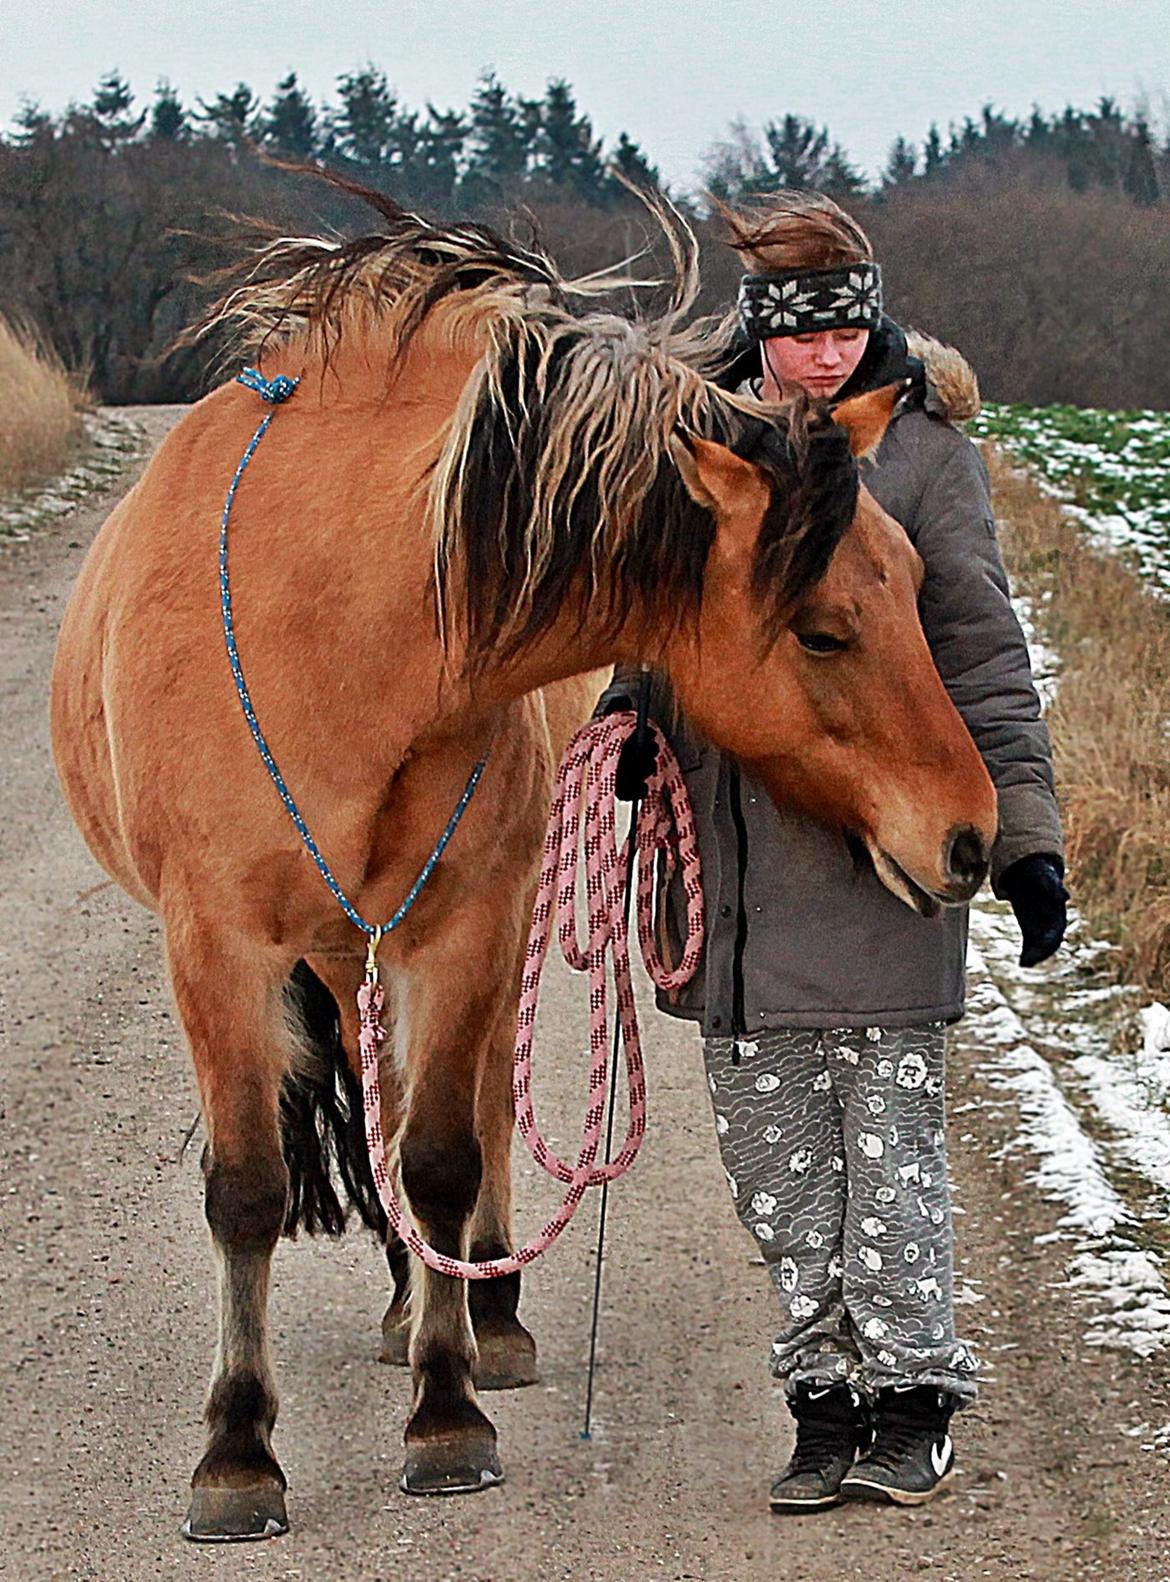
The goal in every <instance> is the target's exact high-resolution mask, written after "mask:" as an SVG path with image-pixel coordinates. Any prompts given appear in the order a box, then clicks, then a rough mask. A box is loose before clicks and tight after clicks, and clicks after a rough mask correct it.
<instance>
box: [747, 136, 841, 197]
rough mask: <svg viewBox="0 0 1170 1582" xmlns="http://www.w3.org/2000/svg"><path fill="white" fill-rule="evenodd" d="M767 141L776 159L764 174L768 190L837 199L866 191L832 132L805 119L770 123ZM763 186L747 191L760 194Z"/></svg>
mask: <svg viewBox="0 0 1170 1582" xmlns="http://www.w3.org/2000/svg"><path fill="white" fill-rule="evenodd" d="M764 141H765V143H766V144H767V147H768V152H769V154H770V155H771V157H772V169H771V170H768V171H766V172H765V173H764V176H765V182H764V184H766V185H767V186H770V187H805V188H808V189H809V190H810V191H813V192H824V193H830V194H832V196H833V197H835V198H854V197H857V196H858V194H859V193H861V192H862V191H863V189H864V187H865V182H864V179H863V178H862V176H861V173H860V172H859V171H858V170H856V169H855V168H854V166H853V165H852V164H851V163H850V161H849V159H848V156H847V155H846V153H845V150H844V149H843V148H842V147H841V145H840V143H831V142H830V140H829V130H828V128H827V127H824V126H820V127H818V126H815V125H814V124H813V123H812V122H811V121H807V120H805V119H804V117H803V116H799V115H786V116H785V117H784V119H783V121H781V122H779V123H777V122H775V121H770V122H769V123H768V125H767V126H765V127H764ZM760 186H761V183H760V182H759V181H756V182H752V183H751V184H750V185H749V187H748V188H747V189H746V190H748V191H752V190H757V191H758V190H760Z"/></svg>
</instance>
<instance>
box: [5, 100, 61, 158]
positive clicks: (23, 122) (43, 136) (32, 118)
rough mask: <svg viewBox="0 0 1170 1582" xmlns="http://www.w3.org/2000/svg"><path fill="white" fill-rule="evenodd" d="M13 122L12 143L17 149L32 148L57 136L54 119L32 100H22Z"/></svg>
mask: <svg viewBox="0 0 1170 1582" xmlns="http://www.w3.org/2000/svg"><path fill="white" fill-rule="evenodd" d="M12 122H13V126H14V128H15V130H14V131H13V133H12V142H13V143H14V145H15V146H16V147H17V148H30V147H32V145H33V144H35V143H41V142H44V141H45V140H49V141H51V140H52V139H53V137H54V136H55V135H56V127H55V125H54V122H53V117H52V116H51V115H50V114H49V112H48V111H47V110H42V109H41V107H40V105H39V104H37V103H36V101H35V100H32V99H22V100H21V103H20V107H19V109H18V110H17V112H16V114H15V115H14V116H13V118H12Z"/></svg>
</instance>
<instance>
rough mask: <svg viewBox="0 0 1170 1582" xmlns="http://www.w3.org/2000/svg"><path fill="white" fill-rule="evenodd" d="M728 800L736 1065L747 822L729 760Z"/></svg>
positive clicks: (741, 1020) (734, 1059)
mask: <svg viewBox="0 0 1170 1582" xmlns="http://www.w3.org/2000/svg"><path fill="white" fill-rule="evenodd" d="M728 799H729V801H730V803H731V822H732V823H733V824H734V825H735V842H736V869H737V873H736V908H735V950H734V952H733V953H732V958H731V1018H732V1023H733V1027H732V1036H733V1037H734V1039H735V1042H734V1044H733V1046H732V1053H731V1063H732V1065H734V1066H738V1065H739V1035H740V1034H741V1033H746V1032H747V1016H746V1013H745V1011H744V990H743V952H744V946H745V944H746V943H747V901H746V899H745V895H744V891H745V880H746V877H747V859H748V840H747V823H746V821H745V819H744V816H743V797H742V795H741V792H740V778H739V765H738V764H737V763H734V762H733V763H732V764H731V766H730V775H729V784H728Z"/></svg>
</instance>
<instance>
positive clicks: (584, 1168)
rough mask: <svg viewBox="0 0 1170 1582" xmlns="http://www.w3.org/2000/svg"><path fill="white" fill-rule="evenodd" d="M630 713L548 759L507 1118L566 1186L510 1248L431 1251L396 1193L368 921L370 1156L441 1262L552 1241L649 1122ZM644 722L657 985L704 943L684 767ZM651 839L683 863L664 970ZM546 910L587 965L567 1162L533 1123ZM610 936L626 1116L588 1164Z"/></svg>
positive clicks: (600, 1111)
mask: <svg viewBox="0 0 1170 1582" xmlns="http://www.w3.org/2000/svg"><path fill="white" fill-rule="evenodd" d="M635 725H636V716H635V715H634V714H633V713H632V712H622V713H615V714H609V715H606V717H605V718H604V719H599V720H590V721H589V723H588V724H587V725H584V726H582V728H581V729H580V730H579V731H578V732H577V734H576V735H575V736H574V737H573V739H572V740H571V741H570V743H569V745H568V747H567V748H566V749H565V754H564V757H563V758H562V759H561V763H560V767H559V768H558V770H557V777H556V784H555V788H554V792H553V800H552V806H551V808H550V809H549V822H548V832H547V834H546V835H545V841H544V856H543V860H542V864H541V872H540V883H539V886H538V888H537V894H536V902H535V905H534V906H533V909H532V927H531V930H530V932H529V936H528V949H527V952H526V955H525V961H524V973H523V977H522V979H521V985H520V1013H519V1017H518V1021H517V1030H516V1055H515V1062H514V1074H513V1079H512V1095H513V1099H514V1102H515V1107H516V1123H517V1125H518V1126H519V1128H520V1134H521V1136H522V1137H523V1138H524V1141H525V1143H526V1144H527V1146H528V1150H529V1152H530V1153H531V1154H532V1157H533V1158H534V1159H535V1160H536V1162H537V1164H539V1165H540V1166H541V1167H542V1168H543V1169H544V1170H546V1171H547V1172H548V1174H549V1175H551V1176H553V1177H554V1178H555V1179H556V1180H558V1181H560V1182H562V1183H563V1184H564V1185H565V1186H566V1187H567V1190H566V1192H565V1195H564V1198H563V1200H562V1202H561V1206H560V1208H559V1209H558V1210H557V1212H556V1213H555V1214H554V1215H553V1217H552V1218H551V1219H550V1220H549V1221H548V1222H547V1224H546V1225H545V1226H544V1227H543V1229H542V1230H541V1231H540V1232H539V1233H538V1234H537V1235H536V1236H535V1237H534V1238H533V1240H532V1241H530V1242H528V1243H527V1245H526V1246H524V1247H521V1248H520V1249H519V1250H518V1251H517V1252H514V1253H511V1254H510V1255H509V1256H508V1257H506V1258H488V1259H482V1260H480V1261H478V1262H474V1263H469V1262H466V1261H465V1260H463V1259H461V1258H452V1257H450V1256H448V1254H446V1253H441V1252H436V1251H435V1249H434V1248H433V1247H430V1246H428V1245H427V1243H426V1242H425V1241H423V1239H422V1237H421V1236H420V1235H419V1234H418V1231H417V1230H416V1229H415V1228H414V1226H413V1225H412V1224H411V1223H410V1221H409V1220H408V1219H407V1218H406V1215H405V1212H404V1210H403V1208H402V1205H401V1203H400V1202H399V1200H398V1197H397V1194H396V1193H395V1190H394V1186H393V1183H392V1181H391V1178H390V1169H389V1166H388V1164H387V1159H386V1143H385V1139H384V1137H383V1135H382V1101H381V1092H380V1086H379V1081H378V1053H379V1050H380V1048H381V1045H382V1043H383V1042H384V1040H385V1037H386V1033H385V1029H384V1028H383V1026H382V1007H383V1003H384V997H383V991H382V985H381V983H380V982H379V981H378V967H377V949H378V944H379V940H380V934H378V933H376V934H375V935H374V936H373V937H372V938H371V940H370V948H369V953H368V955H367V958H366V981H365V983H364V984H363V985H362V987H361V988H360V989H359V990H358V1012H359V1015H360V1017H361V1035H360V1043H361V1057H362V1092H363V1098H364V1108H365V1124H366V1143H367V1146H368V1149H369V1154H370V1165H371V1168H372V1170H373V1175H374V1182H375V1185H376V1186H377V1189H378V1196H379V1198H380V1199H381V1202H382V1207H383V1208H384V1209H385V1211H386V1217H387V1219H388V1220H389V1221H390V1225H391V1228H392V1229H393V1230H394V1232H395V1234H396V1235H398V1236H400V1237H401V1238H402V1240H403V1241H404V1242H405V1243H406V1245H407V1246H408V1247H409V1248H410V1250H411V1251H412V1252H413V1253H415V1254H417V1256H418V1257H420V1258H421V1259H422V1260H423V1262H424V1263H425V1264H427V1265H428V1266H429V1267H430V1268H432V1269H435V1270H437V1271H438V1272H439V1273H440V1274H447V1275H453V1276H455V1277H457V1278H459V1279H463V1280H492V1279H495V1278H496V1277H497V1276H498V1275H504V1274H515V1273H516V1271H517V1270H519V1269H522V1268H524V1266H525V1265H526V1264H529V1263H531V1262H532V1261H533V1259H535V1258H538V1257H539V1256H540V1254H541V1253H542V1252H546V1251H547V1250H548V1248H549V1247H551V1246H552V1244H553V1242H554V1241H556V1239H557V1237H558V1236H559V1235H560V1234H561V1232H562V1231H563V1230H564V1229H565V1227H566V1225H568V1223H569V1222H570V1220H571V1219H572V1218H573V1216H574V1215H575V1214H576V1212H577V1209H578V1208H579V1207H580V1204H581V1200H582V1198H583V1197H584V1196H585V1193H586V1191H587V1190H588V1188H589V1187H593V1186H600V1185H601V1184H602V1183H603V1182H606V1181H615V1180H617V1178H618V1177H619V1176H622V1175H624V1174H625V1173H626V1171H627V1170H628V1169H629V1168H630V1166H631V1165H632V1164H633V1162H634V1160H635V1159H636V1158H637V1155H638V1150H639V1148H640V1147H641V1146H642V1139H643V1137H644V1136H645V1133H646V1084H645V1077H644V1071H643V1065H642V1046H641V1039H640V1036H639V1033H638V1017H637V1008H636V1005H635V1001H634V986H633V979H632V976H631V973H630V952H629V940H628V939H627V937H626V927H625V919H624V917H623V912H622V902H623V897H624V892H625V874H624V872H623V871H622V864H621V863H620V862H619V859H618V849H617V839H616V830H617V812H616V808H615V786H616V779H617V760H618V756H619V754H620V752H621V749H622V746H623V744H624V743H625V741H626V739H627V737H628V736H630V735H631V733H632V732H633V730H634V728H635ZM649 728H650V729H651V730H653V732H654V734H655V736H656V738H657V744H658V765H657V768H656V770H655V773H654V775H653V776H652V777H651V779H650V781H649V782H648V787H647V795H646V797H645V799H644V801H643V803H642V807H641V810H640V813H639V817H638V827H637V831H636V847H637V853H638V886H637V901H638V937H639V940H640V942H641V946H642V956H643V960H644V961H645V963H646V970H647V972H649V974H650V977H651V979H652V980H653V982H654V983H655V984H657V986H658V987H659V988H660V989H665V990H672V989H677V988H681V987H682V985H683V984H684V983H687V982H689V981H690V979H691V978H692V977H693V976H694V973H695V969H696V968H697V967H698V964H699V958H700V955H701V954H702V949H703V886H702V880H701V875H700V869H699V852H698V846H697V844H696V841H695V825H694V818H693V816H692V813H691V805H690V800H689V798H688V796H687V791H686V786H685V784H684V783H683V778H682V772H681V770H680V769H679V766H678V762H677V760H676V759H675V756H674V754H673V752H671V750H670V747H669V746H668V745H667V742H666V739H665V737H664V736H663V735H662V733H661V731H660V730H659V729H658V727H657V726H656V725H654V724H653V722H651V723H650V727H649ZM587 783H588V796H586V784H587ZM583 803H584V847H585V893H586V903H587V910H588V929H589V932H588V943H587V944H586V946H585V948H584V949H582V947H581V945H580V943H579V942H578V938H577V915H576V903H577V869H578V847H579V842H580V838H581V827H582V804H583ZM658 851H662V852H663V853H664V862H665V864H666V870H667V873H668V874H669V873H673V872H674V869H675V867H676V865H678V864H679V863H681V865H682V876H683V885H684V889H685V892H686V903H687V938H686V943H685V945H684V947H683V953H682V959H681V960H680V962H679V964H678V967H677V968H675V969H674V970H673V971H670V970H668V969H667V968H666V967H665V966H664V964H663V962H662V960H661V957H660V955H659V953H658V951H657V949H656V947H655V944H654V917H653V911H654V899H653V891H654V855H655V853H656V852H658ZM554 914H555V916H556V919H557V934H558V938H559V942H560V947H561V952H562V954H563V955H564V958H565V960H566V962H568V964H569V966H570V967H572V968H574V969H575V970H576V971H578V972H587V973H588V974H589V1007H590V1020H589V1050H590V1070H589V1105H588V1109H587V1110H586V1114H585V1122H584V1126H583V1130H582V1137H581V1148H580V1151H579V1153H578V1155H577V1163H576V1165H569V1164H566V1163H565V1161H564V1160H562V1159H560V1158H558V1156H557V1155H556V1154H555V1153H554V1152H553V1150H552V1149H551V1148H550V1147H549V1146H548V1144H547V1143H546V1142H545V1140H544V1138H543V1137H542V1136H541V1133H540V1128H539V1126H538V1125H537V1121H536V1113H535V1110H534V1107H533V1102H532V1037H533V1031H534V1029H535V1025H536V1007H537V999H538V996H539V992H540V975H541V971H542V970H543V967H544V960H545V957H546V955H547V954H548V944H549V936H550V933H551V928H552V920H553V916H554ZM611 947H612V950H613V972H614V986H615V989H616V991H617V1014H618V1022H619V1026H620V1028H621V1041H622V1048H623V1050H624V1052H625V1058H626V1075H627V1086H628V1089H629V1108H630V1118H629V1126H628V1128H627V1131H626V1139H625V1142H624V1144H623V1145H622V1148H621V1150H620V1152H619V1153H618V1155H617V1156H616V1158H615V1159H613V1160H612V1161H611V1162H610V1163H609V1164H605V1165H596V1164H595V1160H596V1158H597V1149H598V1145H599V1142H600V1139H601V1123H602V1119H603V1117H604V1113H605V1091H606V1085H607V1082H608V1077H609V1060H610V1055H609V1036H608V1028H607V1023H608V980H607V974H606V965H605V957H606V951H607V949H609V948H611Z"/></svg>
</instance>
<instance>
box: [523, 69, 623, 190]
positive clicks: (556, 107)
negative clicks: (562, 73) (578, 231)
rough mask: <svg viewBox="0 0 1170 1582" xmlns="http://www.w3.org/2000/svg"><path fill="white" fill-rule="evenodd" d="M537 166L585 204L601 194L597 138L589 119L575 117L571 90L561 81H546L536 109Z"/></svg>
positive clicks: (602, 180) (599, 150)
mask: <svg viewBox="0 0 1170 1582" xmlns="http://www.w3.org/2000/svg"><path fill="white" fill-rule="evenodd" d="M536 150H537V167H538V169H540V170H541V172H542V173H543V174H544V175H545V176H546V177H547V178H548V180H549V181H551V182H552V183H553V185H554V186H557V187H568V188H570V189H571V190H572V191H573V192H575V193H576V194H577V196H578V197H581V198H584V199H585V200H586V202H588V203H598V202H601V201H602V200H603V199H604V197H605V195H606V192H605V170H604V167H603V165H602V162H601V139H600V138H598V139H596V140H595V139H594V136H593V126H592V123H591V122H590V120H589V118H588V117H587V116H584V115H578V114H577V101H576V99H575V98H574V97H573V90H572V88H570V86H569V84H568V83H567V82H565V81H564V80H563V79H561V78H557V79H555V80H554V81H552V82H550V83H549V85H548V91H547V92H546V94H545V96H544V101H543V103H542V104H541V105H540V106H539V121H538V131H537V137H536Z"/></svg>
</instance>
